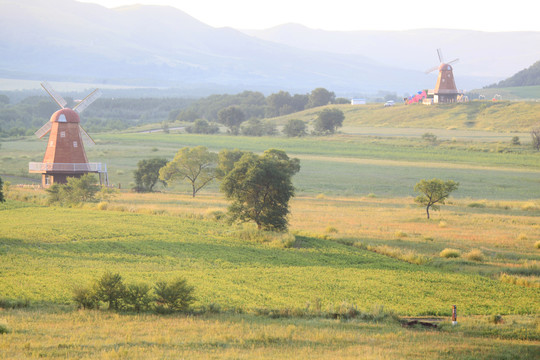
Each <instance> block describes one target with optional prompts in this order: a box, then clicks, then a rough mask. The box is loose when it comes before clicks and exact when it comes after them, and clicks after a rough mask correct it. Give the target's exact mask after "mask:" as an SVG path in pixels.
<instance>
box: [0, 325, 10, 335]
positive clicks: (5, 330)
mask: <svg viewBox="0 0 540 360" xmlns="http://www.w3.org/2000/svg"><path fill="white" fill-rule="evenodd" d="M10 332H11V331H10V330H9V328H8V327H7V325H6V324H0V335H1V334H9V333H10Z"/></svg>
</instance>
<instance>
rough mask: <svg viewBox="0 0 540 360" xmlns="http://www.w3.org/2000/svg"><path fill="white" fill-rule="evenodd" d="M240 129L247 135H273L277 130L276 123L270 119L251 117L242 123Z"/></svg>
mask: <svg viewBox="0 0 540 360" xmlns="http://www.w3.org/2000/svg"><path fill="white" fill-rule="evenodd" d="M241 131H242V134H243V135H247V136H264V135H275V134H276V131H277V130H276V124H275V123H274V122H272V121H268V120H266V121H262V120H260V119H257V118H252V119H250V120H248V121H246V122H244V123H243V124H242V126H241Z"/></svg>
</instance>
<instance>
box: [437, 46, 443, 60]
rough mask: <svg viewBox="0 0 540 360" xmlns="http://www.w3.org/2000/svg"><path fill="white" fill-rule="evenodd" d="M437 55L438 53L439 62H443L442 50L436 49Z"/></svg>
mask: <svg viewBox="0 0 540 360" xmlns="http://www.w3.org/2000/svg"><path fill="white" fill-rule="evenodd" d="M437 55H439V61H440V62H441V63H443V62H444V58H443V55H442V50H441V49H437Z"/></svg>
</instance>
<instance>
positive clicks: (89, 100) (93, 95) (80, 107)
mask: <svg viewBox="0 0 540 360" xmlns="http://www.w3.org/2000/svg"><path fill="white" fill-rule="evenodd" d="M100 96H101V91H100V90H99V89H96V90H94V91H92V92H91V93H90V94H89V95H88V96H87V97H85V98H84V99H82V101H81V102H80V103H78V104H77V106H75V107H74V108H73V110H75V111H76V112H78V113H79V114H80V113H82V112H83V111H84V109H86V108H87V107H88V106H90V104H91V103H93V102H94V101H96V100H97V99H98V98H99V97H100Z"/></svg>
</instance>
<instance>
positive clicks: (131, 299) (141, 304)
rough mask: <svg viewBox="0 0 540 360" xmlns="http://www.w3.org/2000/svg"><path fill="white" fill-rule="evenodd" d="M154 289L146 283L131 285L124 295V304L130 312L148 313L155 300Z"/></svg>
mask: <svg viewBox="0 0 540 360" xmlns="http://www.w3.org/2000/svg"><path fill="white" fill-rule="evenodd" d="M151 290H152V288H151V287H150V285H148V284H145V283H139V284H129V285H128V286H127V288H126V290H125V293H124V297H123V300H124V303H125V304H126V307H127V308H128V309H129V310H133V311H136V312H141V311H147V310H149V309H150V304H151V303H152V301H153V300H154V297H153V295H152V293H151Z"/></svg>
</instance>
